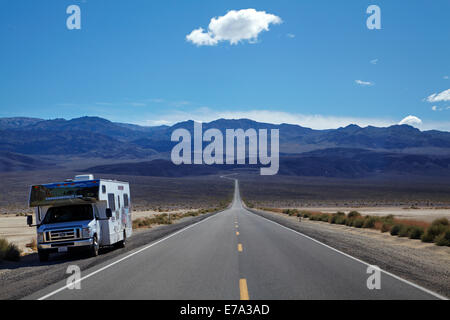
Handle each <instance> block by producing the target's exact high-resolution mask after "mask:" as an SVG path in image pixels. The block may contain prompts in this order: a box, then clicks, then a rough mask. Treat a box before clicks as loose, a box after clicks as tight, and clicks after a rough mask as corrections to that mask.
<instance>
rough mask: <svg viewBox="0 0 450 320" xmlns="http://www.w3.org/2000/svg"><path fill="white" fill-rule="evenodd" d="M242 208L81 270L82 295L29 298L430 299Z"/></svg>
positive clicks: (53, 289) (55, 288) (51, 290)
mask: <svg viewBox="0 0 450 320" xmlns="http://www.w3.org/2000/svg"><path fill="white" fill-rule="evenodd" d="M367 268H368V265H366V264H365V263H363V262H362V261H359V260H357V259H355V258H352V257H350V256H348V255H345V254H343V253H341V252H338V251H336V250H334V249H332V248H330V247H328V246H326V245H323V244H321V243H319V242H317V241H315V240H313V239H311V238H308V237H307V236H304V235H302V234H300V233H297V232H295V231H293V230H291V229H287V228H285V227H283V226H281V225H279V224H277V223H274V222H272V221H270V220H267V219H265V218H262V217H260V216H258V215H255V214H253V213H251V212H249V211H247V210H245V209H244V208H243V207H242V203H241V199H240V196H239V186H238V183H237V181H236V187H235V197H234V201H233V204H232V206H231V208H230V209H228V210H226V211H223V212H221V213H219V214H216V215H214V216H212V217H210V218H208V219H205V220H203V221H201V222H199V223H197V224H194V225H191V226H189V227H187V228H185V229H182V230H180V231H178V232H176V233H174V234H172V235H170V236H168V237H166V238H163V239H161V240H158V241H155V242H153V243H150V244H149V245H147V246H145V247H142V248H139V249H136V250H134V251H132V252H128V253H126V254H124V255H123V256H120V257H116V258H114V259H113V260H110V261H107V262H105V263H103V264H100V265H97V266H95V267H93V268H92V269H88V270H85V271H83V272H82V274H81V281H80V283H79V284H80V289H79V290H77V289H68V288H67V286H66V282H65V281H62V282H59V283H56V284H54V285H52V286H50V287H48V288H45V289H43V290H41V291H39V292H36V293H35V294H33V295H31V296H29V297H27V298H28V299H189V300H191V299H220V300H222V299H244V300H245V299H251V300H254V299H436V298H439V297H438V296H437V295H435V294H433V293H432V292H430V291H427V290H425V289H422V288H420V287H418V286H415V285H414V284H412V283H409V282H407V281H404V280H402V279H400V278H397V277H395V276H393V275H390V274H387V273H384V272H382V273H381V289H380V290H377V289H374V290H369V289H368V287H367V279H368V277H369V276H370V274H368V273H367Z"/></svg>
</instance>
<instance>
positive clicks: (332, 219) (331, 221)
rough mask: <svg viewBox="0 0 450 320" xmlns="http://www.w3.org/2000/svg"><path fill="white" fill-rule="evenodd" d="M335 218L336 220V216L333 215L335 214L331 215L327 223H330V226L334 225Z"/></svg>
mask: <svg viewBox="0 0 450 320" xmlns="http://www.w3.org/2000/svg"><path fill="white" fill-rule="evenodd" d="M337 218H338V216H337V215H335V214H333V215H332V216H331V217H330V220H329V222H330V223H331V224H335V223H336V221H337Z"/></svg>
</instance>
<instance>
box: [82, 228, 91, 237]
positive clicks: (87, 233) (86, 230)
mask: <svg viewBox="0 0 450 320" xmlns="http://www.w3.org/2000/svg"><path fill="white" fill-rule="evenodd" d="M82 237H83V238H90V237H91V228H89V227H87V228H83V231H82Z"/></svg>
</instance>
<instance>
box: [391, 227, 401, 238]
mask: <svg viewBox="0 0 450 320" xmlns="http://www.w3.org/2000/svg"><path fill="white" fill-rule="evenodd" d="M401 228H402V225H401V224H394V225H393V226H392V227H391V236H397V235H398V234H399V232H400V229H401Z"/></svg>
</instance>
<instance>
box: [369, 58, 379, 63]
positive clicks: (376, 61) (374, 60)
mask: <svg viewBox="0 0 450 320" xmlns="http://www.w3.org/2000/svg"><path fill="white" fill-rule="evenodd" d="M370 63H371V64H377V63H378V59H373V60H370Z"/></svg>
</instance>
